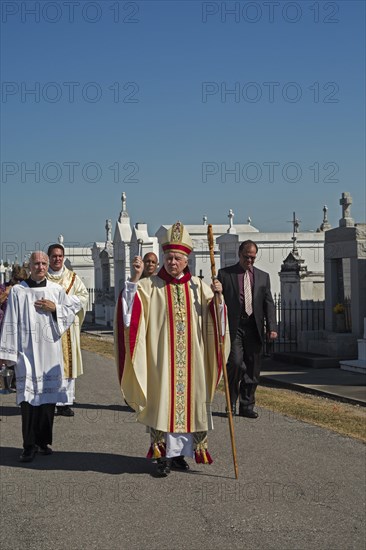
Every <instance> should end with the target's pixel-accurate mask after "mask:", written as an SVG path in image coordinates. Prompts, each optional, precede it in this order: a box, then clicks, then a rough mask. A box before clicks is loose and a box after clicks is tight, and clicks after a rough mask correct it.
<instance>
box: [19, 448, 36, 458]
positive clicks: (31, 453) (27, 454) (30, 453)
mask: <svg viewBox="0 0 366 550" xmlns="http://www.w3.org/2000/svg"><path fill="white" fill-rule="evenodd" d="M36 452H37V447H36V446H34V447H28V448H27V449H24V450H23V452H22V454H21V455H20V458H19V461H20V462H32V460H33V459H34V457H35V456H36Z"/></svg>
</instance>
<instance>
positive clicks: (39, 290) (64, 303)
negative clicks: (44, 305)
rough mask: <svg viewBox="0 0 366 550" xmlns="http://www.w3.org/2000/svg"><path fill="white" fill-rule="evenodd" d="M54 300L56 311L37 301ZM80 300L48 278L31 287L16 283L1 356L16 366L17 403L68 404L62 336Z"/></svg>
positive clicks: (2, 335) (6, 321)
mask: <svg viewBox="0 0 366 550" xmlns="http://www.w3.org/2000/svg"><path fill="white" fill-rule="evenodd" d="M42 298H44V299H46V300H51V301H52V302H54V303H55V305H56V313H55V314H52V313H50V312H43V311H42V310H40V309H36V308H35V305H34V302H35V301H36V300H40V299H42ZM80 308H81V304H80V300H79V299H78V298H77V297H74V296H67V295H66V293H65V291H64V289H63V288H62V287H61V286H60V285H57V284H55V283H52V282H50V281H47V284H46V286H40V287H32V288H30V287H29V286H28V285H27V283H26V281H23V282H22V283H21V284H19V285H15V286H14V287H13V288H12V290H11V292H10V295H9V298H8V306H7V311H6V315H5V318H4V323H3V326H2V332H1V339H0V359H2V360H6V361H9V362H11V363H12V364H14V365H15V374H16V380H17V403H18V404H20V403H21V402H22V401H26V402H27V403H30V404H31V405H33V406H38V405H43V404H45V403H57V402H60V403H67V402H68V401H69V400H70V398H71V397H72V396H69V395H68V394H67V384H66V381H65V377H64V366H63V357H62V345H61V335H62V334H63V333H64V332H65V330H67V329H68V328H69V327H70V325H71V324H72V323H73V321H74V319H75V315H76V313H77V312H78V311H79V310H80Z"/></svg>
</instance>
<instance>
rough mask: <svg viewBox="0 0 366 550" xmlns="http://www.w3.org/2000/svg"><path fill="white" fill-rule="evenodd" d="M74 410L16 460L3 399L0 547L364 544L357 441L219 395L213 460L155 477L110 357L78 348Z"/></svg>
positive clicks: (339, 547)
mask: <svg viewBox="0 0 366 550" xmlns="http://www.w3.org/2000/svg"><path fill="white" fill-rule="evenodd" d="M83 355H84V360H85V374H84V375H83V376H82V377H81V378H80V379H79V380H78V382H77V399H78V403H77V406H76V407H75V412H76V414H75V417H74V418H62V417H61V418H58V417H57V418H56V419H55V429H54V445H53V448H54V451H55V453H54V454H53V455H52V456H46V457H45V456H36V459H35V461H34V462H33V463H31V464H29V465H27V464H21V463H19V462H18V456H19V454H20V448H21V430H20V416H19V412H18V409H17V408H16V407H15V405H14V395H6V396H1V404H2V415H1V419H2V421H1V423H0V429H1V445H2V449H1V464H2V468H1V497H0V500H1V503H2V512H1V531H0V537H1V550H10V549H11V550H18V549H19V550H20V549H22V550H23V549H29V550H33V549H34V550H35V549H37V550H46V549H47V550H50V549H51V550H84V549H88V550H94V549H98V550H115V549H122V550H124V549H126V550H127V549H129V550H130V549H131V550H135V549H136V550H137V549H147V550H155V549H156V550H158V549H159V550H165V549H171V548H174V549H177V550H188V549H189V550H196V549H197V550H198V549H199V550H202V549H203V548H210V549H213V550H216V549H220V550H226V549H231V548H233V549H239V548H240V549H241V548H245V549H253V550H254V549H255V550H262V549H263V550H267V549H271V550H285V549H289V550H295V549H312V548H314V549H317V550H319V549H324V550H325V549H332V550H345V549H360V550H363V549H364V548H365V509H364V500H365V446H364V445H363V444H362V443H360V442H358V441H355V440H352V439H349V438H346V437H343V436H340V435H337V434H335V433H332V432H329V431H327V430H325V429H322V428H319V427H315V426H311V425H308V424H305V423H303V422H299V421H296V420H293V419H290V418H286V417H284V416H282V415H280V414H276V413H274V412H272V411H269V410H262V411H261V416H260V418H259V419H258V420H255V421H253V420H249V419H244V418H236V419H235V429H236V440H237V447H238V461H239V470H240V472H239V473H240V478H239V480H238V481H236V480H235V479H234V478H233V470H232V464H231V450H230V443H229V437H228V428H227V420H226V419H225V418H224V415H223V410H224V403H223V398H222V396H221V395H217V398H216V400H215V418H214V421H215V431H214V432H213V433H211V434H210V450H211V452H212V455H213V457H214V459H215V462H214V464H212V465H211V466H203V465H195V464H194V463H193V461H191V466H192V470H191V472H189V473H180V472H172V473H171V475H170V476H169V477H168V478H166V479H157V478H155V477H153V475H152V474H153V471H154V470H153V465H152V464H151V463H150V462H149V461H147V460H146V459H145V458H144V455H145V453H146V450H147V447H148V436H147V434H146V433H145V430H144V427H143V426H141V425H139V424H136V423H135V416H134V414H133V413H129V412H128V411H127V410H126V407H124V405H123V401H122V399H121V396H120V393H119V389H118V386H117V381H116V374H115V369H114V364H113V361H111V360H107V359H103V358H102V357H99V356H97V355H94V354H91V353H88V352H85V353H84V354H83Z"/></svg>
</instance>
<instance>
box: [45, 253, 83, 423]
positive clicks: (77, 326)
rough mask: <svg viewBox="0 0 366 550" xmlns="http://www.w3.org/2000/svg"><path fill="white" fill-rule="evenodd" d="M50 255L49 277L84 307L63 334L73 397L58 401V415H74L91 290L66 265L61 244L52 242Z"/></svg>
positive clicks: (70, 390) (66, 367)
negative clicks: (64, 401) (82, 326)
mask: <svg viewBox="0 0 366 550" xmlns="http://www.w3.org/2000/svg"><path fill="white" fill-rule="evenodd" d="M47 254H48V257H49V259H50V265H49V268H48V273H47V279H48V280H49V281H52V282H53V283H57V284H59V285H61V286H62V288H63V289H64V290H65V292H66V294H67V295H68V296H76V297H77V298H79V300H80V303H81V309H80V311H78V313H77V315H76V316H75V320H74V322H73V323H72V325H71V326H70V327H69V328H68V329H67V330H66V331H65V332H64V334H63V335H62V351H63V358H64V371H65V379H66V380H67V383H68V386H69V390H68V393H69V395H70V399H69V400H68V402H67V403H61V402H60V403H57V409H56V414H57V415H58V416H74V411H73V410H72V408H71V405H73V403H74V400H75V381H76V378H78V377H79V376H80V375H81V374H83V361H82V357H81V344H80V330H81V325H82V324H83V321H84V317H85V313H86V307H87V304H88V300H89V293H88V290H87V289H86V287H85V285H84V283H83V281H82V280H81V279H80V277H79V276H78V275H76V273H74V272H73V271H71V270H70V269H67V267H66V266H65V265H64V259H65V258H64V256H65V251H64V247H63V246H62V244H59V243H58V244H51V245H50V246H49V247H48V251H47Z"/></svg>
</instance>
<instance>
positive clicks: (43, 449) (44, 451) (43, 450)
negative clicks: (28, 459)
mask: <svg viewBox="0 0 366 550" xmlns="http://www.w3.org/2000/svg"><path fill="white" fill-rule="evenodd" d="M38 452H39V454H41V455H51V454H52V453H53V450H52V449H51V447H49V446H48V445H39V447H38Z"/></svg>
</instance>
